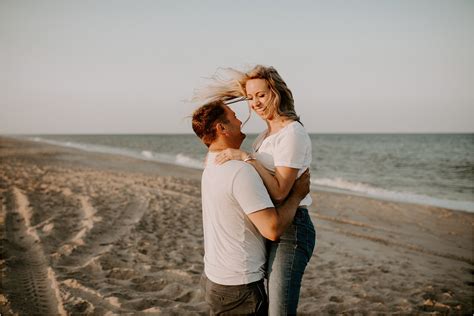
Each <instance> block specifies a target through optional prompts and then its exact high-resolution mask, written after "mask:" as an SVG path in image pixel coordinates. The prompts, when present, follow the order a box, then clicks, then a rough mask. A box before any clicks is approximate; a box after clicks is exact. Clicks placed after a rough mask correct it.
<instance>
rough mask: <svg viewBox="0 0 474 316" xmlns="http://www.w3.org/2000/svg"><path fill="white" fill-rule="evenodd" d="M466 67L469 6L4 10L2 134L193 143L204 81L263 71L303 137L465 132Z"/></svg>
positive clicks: (17, 5) (471, 127)
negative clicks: (152, 137)
mask: <svg viewBox="0 0 474 316" xmlns="http://www.w3.org/2000/svg"><path fill="white" fill-rule="evenodd" d="M473 56H474V1H472V0H466V1H457V0H445V1H436V0H426V1H423V0H391V1H384V0H373V1H363V0H360V1H337V0H331V1H329V0H328V1H315V0H311V1H275V0H274V1H258V0H253V1H235V0H233V1H223V0H221V1H218V0H216V1H175V0H170V1H151V0H150V1H144V0H140V1H137V0H135V1H132V0H130V1H99V0H94V1H90V0H77V1H67V0H61V1H59V0H58V1H48V0H41V1H39V0H31V1H24V0H11V1H7V0H0V134H6V133H22V134H35V133H37V134H41V133H191V132H192V130H191V128H190V120H189V118H186V116H188V115H189V114H190V113H191V112H192V110H193V108H194V107H195V106H196V104H192V103H190V102H187V101H186V100H189V99H190V98H191V96H192V93H193V90H194V89H195V88H197V87H199V86H202V85H203V84H204V83H205V81H204V80H203V78H204V77H209V76H211V75H212V74H213V73H214V72H215V71H216V69H217V68H218V67H236V68H239V69H244V68H245V67H248V66H252V65H255V64H258V63H261V64H265V65H272V66H274V67H275V68H276V69H277V70H278V71H279V72H280V74H281V75H282V77H283V78H284V79H285V81H286V82H287V84H288V86H289V87H290V89H291V90H292V91H293V95H294V97H295V103H296V110H297V112H298V114H300V115H301V117H302V121H303V123H305V126H306V128H307V129H308V131H309V132H316V133H317V132H324V133H331V132H474V57H473ZM235 107H237V108H239V115H240V114H242V115H243V113H244V112H245V111H246V104H245V103H238V105H236V106H235ZM263 127H264V125H263V124H262V122H261V121H260V119H259V118H258V117H257V116H256V115H253V116H252V120H251V122H250V123H249V124H248V125H247V127H246V131H247V132H257V131H259V130H261V129H262V128H263Z"/></svg>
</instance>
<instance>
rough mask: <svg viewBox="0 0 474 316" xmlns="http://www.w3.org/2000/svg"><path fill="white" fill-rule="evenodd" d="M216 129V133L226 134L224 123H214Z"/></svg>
mask: <svg viewBox="0 0 474 316" xmlns="http://www.w3.org/2000/svg"><path fill="white" fill-rule="evenodd" d="M216 131H217V133H219V134H221V135H226V134H227V129H226V128H225V125H224V124H222V123H217V124H216Z"/></svg>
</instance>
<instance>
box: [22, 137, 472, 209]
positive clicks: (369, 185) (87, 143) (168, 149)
mask: <svg viewBox="0 0 474 316" xmlns="http://www.w3.org/2000/svg"><path fill="white" fill-rule="evenodd" d="M255 137H256V135H249V136H248V137H247V138H246V140H245V142H244V144H243V146H242V148H243V149H245V150H250V148H251V144H252V142H253V140H255ZM28 138H29V139H33V140H36V141H44V142H49V143H53V144H56V145H62V146H69V147H74V148H79V149H83V150H88V151H97V152H106V153H113V154H121V155H127V156H132V157H136V158H140V159H144V160H154V161H160V162H166V163H171V164H176V165H181V166H186V167H191V168H198V169H202V168H203V160H204V157H205V155H206V151H207V148H206V147H205V146H204V145H203V144H202V143H201V142H200V141H199V139H198V138H197V137H196V136H195V135H191V134H189V135H54V136H53V135H35V136H28ZM310 138H311V141H312V149H313V162H312V164H311V182H312V185H313V188H314V189H319V190H327V191H335V192H345V193H351V194H357V195H363V196H369V197H374V198H379V199H384V200H394V201H401V202H411V203H419V204H427V205H434V206H441V207H446V208H451V209H456V210H464V211H469V212H474V155H473V153H474V134H380V135H377V134H331V135H328V134H311V135H310Z"/></svg>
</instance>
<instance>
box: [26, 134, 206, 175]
mask: <svg viewBox="0 0 474 316" xmlns="http://www.w3.org/2000/svg"><path fill="white" fill-rule="evenodd" d="M28 139H29V140H33V141H36V142H43V143H47V144H51V145H56V146H63V147H70V148H76V149H81V150H85V151H91V152H99V153H106V154H115V155H123V156H128V157H133V158H137V159H142V160H152V161H157V162H164V163H169V164H174V165H179V166H184V167H188V168H193V169H204V163H203V162H202V161H199V160H197V159H194V158H191V157H189V156H186V155H184V154H182V153H180V154H177V155H172V154H163V153H157V152H153V151H150V150H142V151H135V150H132V149H125V148H117V147H111V146H104V145H93V144H85V143H77V142H71V141H57V140H51V139H44V138H41V137H33V138H28Z"/></svg>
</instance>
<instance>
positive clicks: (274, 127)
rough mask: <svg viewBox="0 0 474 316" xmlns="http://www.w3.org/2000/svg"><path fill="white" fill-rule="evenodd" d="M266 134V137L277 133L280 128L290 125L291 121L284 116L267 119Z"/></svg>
mask: <svg viewBox="0 0 474 316" xmlns="http://www.w3.org/2000/svg"><path fill="white" fill-rule="evenodd" d="M266 122H267V127H268V132H267V136H269V135H272V134H275V133H278V132H279V131H280V130H281V129H282V128H284V127H285V126H287V125H288V124H290V123H292V122H293V120H292V119H290V118H288V117H286V116H276V117H274V118H272V119H267V120H266Z"/></svg>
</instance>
